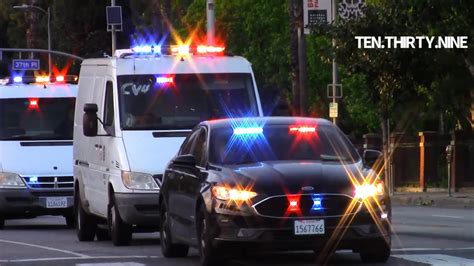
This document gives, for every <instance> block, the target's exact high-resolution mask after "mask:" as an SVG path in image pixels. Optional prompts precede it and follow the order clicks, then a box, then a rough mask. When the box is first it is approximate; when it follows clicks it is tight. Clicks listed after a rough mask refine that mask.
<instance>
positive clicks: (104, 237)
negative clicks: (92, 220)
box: [95, 228, 110, 241]
mask: <svg viewBox="0 0 474 266" xmlns="http://www.w3.org/2000/svg"><path fill="white" fill-rule="evenodd" d="M95 235H96V237H97V241H108V240H110V233H109V230H107V229H102V228H97V231H96V232H95Z"/></svg>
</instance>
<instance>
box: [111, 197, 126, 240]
mask: <svg viewBox="0 0 474 266" xmlns="http://www.w3.org/2000/svg"><path fill="white" fill-rule="evenodd" d="M107 223H108V225H109V231H110V236H111V238H112V243H113V244H114V246H128V245H130V241H131V240H132V226H131V225H129V224H126V223H125V222H124V221H123V220H122V218H121V217H120V213H119V211H118V208H117V206H116V204H115V199H114V200H113V201H112V202H111V203H110V204H109V207H108V211H107Z"/></svg>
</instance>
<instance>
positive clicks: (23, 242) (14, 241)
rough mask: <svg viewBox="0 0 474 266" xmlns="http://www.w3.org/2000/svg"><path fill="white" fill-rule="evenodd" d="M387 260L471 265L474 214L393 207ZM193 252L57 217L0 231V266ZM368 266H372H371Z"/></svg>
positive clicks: (291, 257) (281, 259) (267, 259)
mask: <svg viewBox="0 0 474 266" xmlns="http://www.w3.org/2000/svg"><path fill="white" fill-rule="evenodd" d="M393 225H394V231H395V233H394V236H393V238H392V241H393V242H392V256H391V257H390V259H389V261H388V262H387V264H386V265H426V264H432V265H474V210H472V209H440V208H431V207H394V211H393ZM198 262H199V260H198V257H197V251H196V250H195V249H192V250H191V252H190V255H189V256H188V257H187V258H183V259H166V258H163V257H162V255H161V250H160V246H159V234H135V235H134V240H133V242H132V245H131V246H128V247H113V246H112V244H111V243H110V242H108V241H106V242H98V241H95V242H88V243H87V242H79V241H78V240H77V238H76V235H75V231H74V230H72V229H68V228H67V227H66V226H65V223H64V219H63V218H62V217H52V216H45V217H40V218H36V219H31V220H9V221H7V222H6V226H5V229H4V230H2V231H0V264H1V265H20V264H21V265H48V266H51V265H52V264H54V266H59V265H83V266H87V265H111V266H115V265H117V266H121V265H127V266H135V265H137V266H138V265H158V264H159V265H198ZM330 264H339V265H364V264H362V263H361V262H360V260H359V256H358V254H353V253H351V252H350V251H340V252H338V253H336V255H335V256H334V257H333V259H332V260H331V261H330ZM229 265H315V259H314V255H313V254H312V253H311V252H291V253H276V254H265V255H262V256H258V257H246V258H241V259H235V260H232V261H230V263H229ZM372 265H373V264H372Z"/></svg>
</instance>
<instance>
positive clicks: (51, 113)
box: [0, 98, 76, 140]
mask: <svg viewBox="0 0 474 266" xmlns="http://www.w3.org/2000/svg"><path fill="white" fill-rule="evenodd" d="M75 101H76V100H75V98H30V99H28V98H14V99H0V140H72V132H73V125H74V105H75Z"/></svg>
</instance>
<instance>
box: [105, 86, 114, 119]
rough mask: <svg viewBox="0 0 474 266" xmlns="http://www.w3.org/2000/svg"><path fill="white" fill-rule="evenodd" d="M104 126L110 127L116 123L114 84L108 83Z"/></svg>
mask: <svg viewBox="0 0 474 266" xmlns="http://www.w3.org/2000/svg"><path fill="white" fill-rule="evenodd" d="M104 106H105V109H104V126H106V127H110V126H112V125H113V123H114V93H113V84H112V82H111V81H107V85H106V87H105V103H104Z"/></svg>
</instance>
